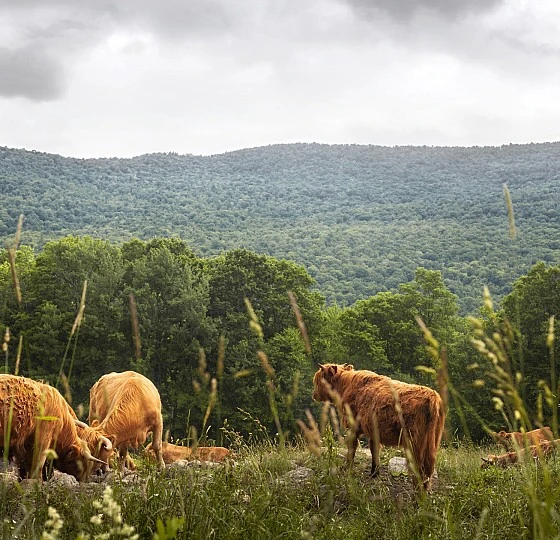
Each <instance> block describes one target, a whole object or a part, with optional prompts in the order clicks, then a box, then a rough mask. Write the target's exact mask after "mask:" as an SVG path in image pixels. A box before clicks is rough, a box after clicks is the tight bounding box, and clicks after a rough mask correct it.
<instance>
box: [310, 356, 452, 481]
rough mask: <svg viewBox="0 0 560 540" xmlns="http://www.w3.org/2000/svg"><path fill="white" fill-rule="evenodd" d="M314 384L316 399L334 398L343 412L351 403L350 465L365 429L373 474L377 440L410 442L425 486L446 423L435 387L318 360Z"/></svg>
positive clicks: (376, 470) (398, 443)
mask: <svg viewBox="0 0 560 540" xmlns="http://www.w3.org/2000/svg"><path fill="white" fill-rule="evenodd" d="M313 385H314V390H313V399H314V400H316V401H334V402H335V403H337V405H338V407H339V409H340V413H341V414H342V415H345V408H346V407H349V409H350V412H351V414H352V416H353V418H354V420H355V426H354V429H355V430H356V437H355V438H354V439H353V441H352V443H351V444H350V445H349V448H348V454H347V456H346V459H347V463H348V465H351V464H352V463H353V461H354V456H355V454H356V448H357V446H358V437H359V436H360V435H362V434H363V435H365V436H366V437H367V438H368V439H369V448H370V450H371V458H372V464H371V475H372V476H376V475H377V474H379V450H380V445H381V444H383V445H386V446H402V447H408V448H409V450H410V452H411V454H412V457H413V459H414V462H415V466H416V469H417V471H418V473H419V475H420V479H421V483H422V487H423V488H424V489H428V488H429V485H430V479H431V477H432V474H433V472H434V469H435V463H436V453H437V449H438V447H439V444H440V441H441V437H442V435H443V429H444V424H445V410H444V406H443V402H442V399H441V397H440V395H439V394H438V393H437V392H436V391H435V390H432V389H431V388H428V387H426V386H420V385H417V384H407V383H404V382H401V381H396V380H393V379H390V378H389V377H385V376H383V375H378V374H377V373H374V372H373V371H366V370H355V369H354V367H353V366H351V365H349V364H344V365H339V364H325V365H321V366H320V367H319V370H318V371H317V372H316V373H315V375H314V377H313ZM396 402H398V404H399V407H400V410H401V411H402V412H401V414H399V411H398V409H397V407H396Z"/></svg>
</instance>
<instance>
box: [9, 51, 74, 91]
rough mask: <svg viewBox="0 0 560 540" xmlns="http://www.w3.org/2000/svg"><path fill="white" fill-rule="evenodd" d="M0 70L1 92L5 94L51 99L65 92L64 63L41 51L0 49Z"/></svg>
mask: <svg viewBox="0 0 560 540" xmlns="http://www.w3.org/2000/svg"><path fill="white" fill-rule="evenodd" d="M0 73H2V76H1V77H0V95H1V96H4V97H17V96H20V97H24V98H28V99H30V100H33V101H49V100H54V99H57V98H59V97H61V96H62V94H63V93H64V86H65V76H64V70H63V68H62V66H61V64H60V63H58V62H56V61H55V60H53V58H51V57H50V56H49V55H48V54H47V53H43V52H42V51H39V50H34V49H30V48H21V49H7V48H0Z"/></svg>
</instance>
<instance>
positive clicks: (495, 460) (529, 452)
mask: <svg viewBox="0 0 560 540" xmlns="http://www.w3.org/2000/svg"><path fill="white" fill-rule="evenodd" d="M559 444H560V439H555V440H551V441H541V442H540V443H539V444H535V445H532V446H529V447H527V448H523V447H521V448H519V449H518V450H517V451H516V452H506V453H505V454H501V455H499V456H497V455H494V454H490V455H489V456H488V457H485V458H481V459H482V461H483V463H482V464H481V468H482V469H487V468H488V467H492V466H494V467H500V468H502V469H505V468H506V467H509V466H510V465H515V464H516V463H519V462H520V461H523V460H524V459H525V458H527V457H528V456H531V457H532V458H533V459H534V460H538V459H540V458H541V457H543V458H547V457H549V456H551V455H552V453H553V452H554V450H555V448H556V447H557V446H558V445H559Z"/></svg>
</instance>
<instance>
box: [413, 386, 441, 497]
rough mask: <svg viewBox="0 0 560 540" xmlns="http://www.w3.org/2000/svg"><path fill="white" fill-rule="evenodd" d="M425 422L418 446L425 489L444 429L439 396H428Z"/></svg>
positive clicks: (432, 470) (433, 467) (434, 463)
mask: <svg viewBox="0 0 560 540" xmlns="http://www.w3.org/2000/svg"><path fill="white" fill-rule="evenodd" d="M425 420H426V426H425V431H424V433H425V436H424V440H423V441H422V443H421V444H420V452H419V456H418V458H419V459H418V461H419V463H418V468H419V473H420V475H421V477H422V481H423V483H424V486H425V487H427V486H428V484H429V479H430V477H431V476H432V474H433V473H434V470H435V467H436V454H437V450H438V447H439V444H440V442H441V438H442V436H443V430H444V427H445V411H444V410H443V403H442V400H441V398H440V396H439V394H435V395H434V396H430V399H429V401H428V402H427V404H426V408H425Z"/></svg>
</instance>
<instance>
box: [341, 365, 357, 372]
mask: <svg viewBox="0 0 560 540" xmlns="http://www.w3.org/2000/svg"><path fill="white" fill-rule="evenodd" d="M342 367H343V368H344V371H352V370H353V369H354V366H353V364H348V363H346V364H344V365H343V366H342Z"/></svg>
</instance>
